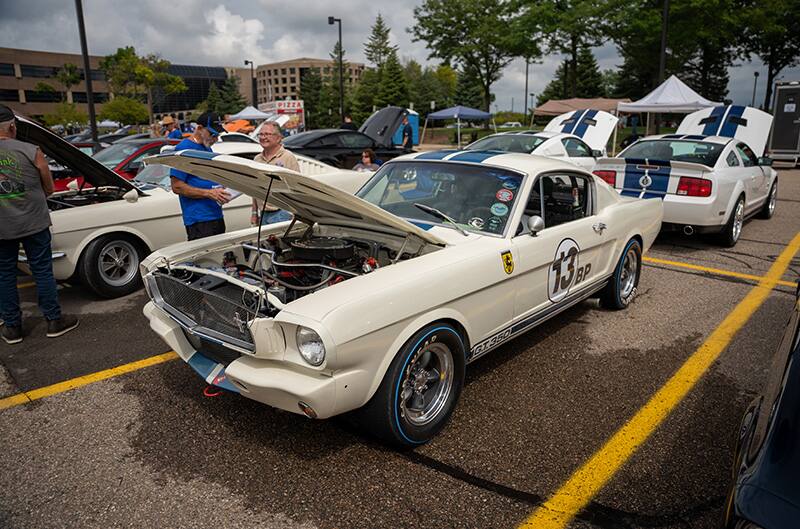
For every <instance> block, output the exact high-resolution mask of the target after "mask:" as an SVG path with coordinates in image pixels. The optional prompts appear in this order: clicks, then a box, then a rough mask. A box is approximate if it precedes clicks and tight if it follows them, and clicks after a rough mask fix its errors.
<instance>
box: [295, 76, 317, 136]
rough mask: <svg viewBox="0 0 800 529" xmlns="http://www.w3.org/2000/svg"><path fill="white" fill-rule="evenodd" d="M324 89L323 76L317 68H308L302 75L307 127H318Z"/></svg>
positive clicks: (301, 90) (302, 93)
mask: <svg viewBox="0 0 800 529" xmlns="http://www.w3.org/2000/svg"><path fill="white" fill-rule="evenodd" d="M321 90H322V77H320V75H319V73H318V72H317V70H316V69H315V68H308V69H307V70H305V71H304V72H303V74H302V76H301V77H300V99H302V100H303V105H304V106H305V109H304V110H305V113H306V115H305V121H306V129H315V128H318V127H319V125H318V120H319V112H320V106H319V96H320V91H321Z"/></svg>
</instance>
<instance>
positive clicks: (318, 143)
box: [308, 134, 341, 147]
mask: <svg viewBox="0 0 800 529" xmlns="http://www.w3.org/2000/svg"><path fill="white" fill-rule="evenodd" d="M308 147H341V144H340V143H339V140H338V138H337V137H336V134H331V135H329V136H325V137H324V138H320V139H318V140H314V141H312V142H311V143H309V144H308Z"/></svg>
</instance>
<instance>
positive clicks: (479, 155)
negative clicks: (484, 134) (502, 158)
mask: <svg viewBox="0 0 800 529" xmlns="http://www.w3.org/2000/svg"><path fill="white" fill-rule="evenodd" d="M501 154H503V153H502V152H499V151H465V152H462V153H461V154H456V155H455V156H453V157H452V158H450V160H452V161H454V162H474V163H481V162H483V161H484V160H486V159H487V158H491V157H493V156H499V155H501Z"/></svg>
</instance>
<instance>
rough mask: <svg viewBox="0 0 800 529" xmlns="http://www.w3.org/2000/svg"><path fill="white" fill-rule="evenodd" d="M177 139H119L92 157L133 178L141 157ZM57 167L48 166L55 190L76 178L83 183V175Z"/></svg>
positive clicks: (61, 189) (139, 166)
mask: <svg viewBox="0 0 800 529" xmlns="http://www.w3.org/2000/svg"><path fill="white" fill-rule="evenodd" d="M177 143H178V140H171V139H167V138H143V139H136V140H128V141H125V140H123V141H120V142H118V143H114V144H112V145H111V146H110V147H108V148H105V149H103V150H102V151H100V152H98V153H97V154H95V155H94V159H95V160H97V161H98V162H100V163H101V164H103V165H105V166H106V167H108V168H109V169H111V170H112V171H114V172H115V173H117V174H118V175H120V176H122V177H123V178H125V179H127V180H133V177H135V176H136V173H137V172H139V169H140V168H141V167H142V158H144V157H146V156H152V155H154V154H158V153H159V151H160V150H161V148H162V147H163V146H164V145H177ZM59 169H60V168H58V167H52V166H51V168H50V170H51V172H52V173H53V180H54V181H55V190H56V191H65V190H66V189H67V184H69V183H70V182H72V181H73V180H77V182H78V185H79V186H81V185H83V177H81V176H77V175H75V174H73V173H71V172H69V171H68V170H65V171H61V170H59Z"/></svg>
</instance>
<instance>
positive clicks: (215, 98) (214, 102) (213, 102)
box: [197, 83, 223, 115]
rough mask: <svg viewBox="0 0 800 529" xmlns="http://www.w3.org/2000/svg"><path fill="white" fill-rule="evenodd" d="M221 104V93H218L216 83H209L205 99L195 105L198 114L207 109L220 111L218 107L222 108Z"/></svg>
mask: <svg viewBox="0 0 800 529" xmlns="http://www.w3.org/2000/svg"><path fill="white" fill-rule="evenodd" d="M222 104H223V102H222V94H221V93H220V89H219V88H217V84H216V83H211V85H210V86H209V87H208V95H207V96H206V98H205V100H203V101H201V102H200V103H199V104H198V105H197V111H198V112H199V113H200V114H202V113H203V112H207V111H210V112H217V113H220V110H219V109H220V108H222ZM198 115H199V114H198Z"/></svg>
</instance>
